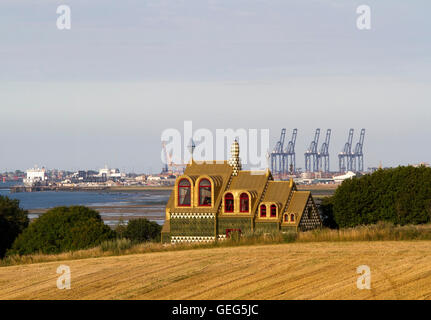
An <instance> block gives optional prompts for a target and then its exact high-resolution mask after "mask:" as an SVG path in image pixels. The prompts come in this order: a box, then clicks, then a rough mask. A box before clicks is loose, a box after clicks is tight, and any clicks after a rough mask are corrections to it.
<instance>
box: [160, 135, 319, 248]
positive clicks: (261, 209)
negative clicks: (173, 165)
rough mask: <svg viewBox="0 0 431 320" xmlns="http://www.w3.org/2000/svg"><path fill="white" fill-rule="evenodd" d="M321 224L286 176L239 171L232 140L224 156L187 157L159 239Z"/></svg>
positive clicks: (201, 238)
mask: <svg viewBox="0 0 431 320" xmlns="http://www.w3.org/2000/svg"><path fill="white" fill-rule="evenodd" d="M321 226H322V221H321V218H320V214H319V212H318V209H317V207H316V205H315V203H314V201H313V198H312V196H311V193H310V192H309V191H298V190H297V188H296V185H295V183H294V182H293V180H292V179H291V180H290V181H274V179H273V177H272V175H271V172H270V171H269V170H268V169H267V170H264V171H245V170H242V169H241V161H240V158H239V144H238V142H237V141H235V142H234V143H233V144H232V147H231V159H230V160H229V161H223V162H210V163H209V162H203V163H197V162H195V161H194V160H193V159H192V160H191V162H190V163H189V164H188V165H187V167H186V169H185V171H184V174H183V175H181V176H179V177H178V178H177V179H176V181H175V186H174V190H173V191H172V193H171V196H170V198H169V201H168V203H167V205H166V219H165V223H164V225H163V229H162V242H171V243H178V242H200V241H206V242H209V241H215V240H219V239H224V238H226V237H229V235H230V233H231V232H239V233H244V232H252V231H262V232H274V231H280V232H287V231H295V232H297V231H306V230H311V229H315V228H319V227H321Z"/></svg>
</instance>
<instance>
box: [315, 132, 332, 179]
mask: <svg viewBox="0 0 431 320" xmlns="http://www.w3.org/2000/svg"><path fill="white" fill-rule="evenodd" d="M330 141H331V129H328V130H326V138H325V142H324V143H322V146H321V147H320V152H319V153H318V155H317V162H318V165H317V166H318V169H319V171H323V172H329V142H330Z"/></svg>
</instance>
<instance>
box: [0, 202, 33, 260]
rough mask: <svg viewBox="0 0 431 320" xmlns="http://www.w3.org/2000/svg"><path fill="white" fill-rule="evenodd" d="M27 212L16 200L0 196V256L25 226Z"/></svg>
mask: <svg viewBox="0 0 431 320" xmlns="http://www.w3.org/2000/svg"><path fill="white" fill-rule="evenodd" d="M27 214H28V212H27V211H25V210H22V209H21V208H20V207H19V201H18V200H12V199H9V198H8V197H2V196H0V258H3V257H4V256H5V254H6V251H7V250H8V249H9V248H10V247H11V246H12V244H13V242H14V241H15V239H16V237H17V236H18V235H19V234H20V233H21V232H22V231H23V230H24V229H25V228H27V226H28V224H29V219H28V217H27Z"/></svg>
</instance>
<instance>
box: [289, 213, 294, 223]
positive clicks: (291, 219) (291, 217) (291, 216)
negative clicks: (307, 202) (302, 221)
mask: <svg viewBox="0 0 431 320" xmlns="http://www.w3.org/2000/svg"><path fill="white" fill-rule="evenodd" d="M294 221H295V215H294V214H293V213H292V214H291V215H290V222H294Z"/></svg>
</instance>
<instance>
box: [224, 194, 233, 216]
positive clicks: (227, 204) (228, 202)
mask: <svg viewBox="0 0 431 320" xmlns="http://www.w3.org/2000/svg"><path fill="white" fill-rule="evenodd" d="M224 212H233V194H232V193H226V195H225V196H224Z"/></svg>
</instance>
